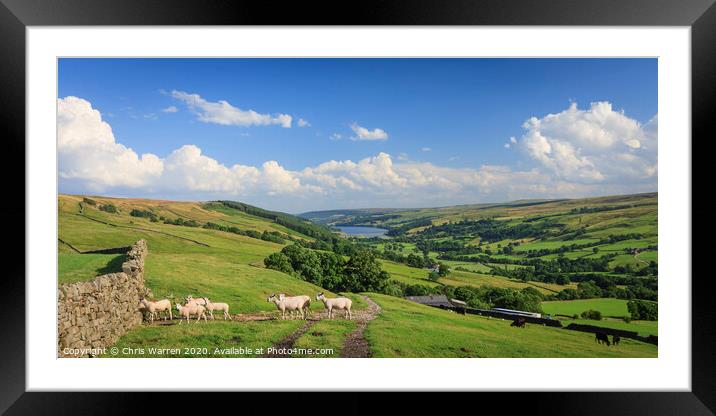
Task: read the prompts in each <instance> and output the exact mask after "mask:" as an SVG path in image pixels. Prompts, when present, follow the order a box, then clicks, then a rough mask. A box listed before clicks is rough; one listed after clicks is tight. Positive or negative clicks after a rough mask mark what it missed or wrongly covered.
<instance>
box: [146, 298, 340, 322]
mask: <svg viewBox="0 0 716 416" xmlns="http://www.w3.org/2000/svg"><path fill="white" fill-rule="evenodd" d="M316 300H317V301H319V300H320V301H322V302H323V305H324V306H325V308H326V309H327V310H328V318H333V311H334V310H339V311H345V317H346V319H353V314H352V313H351V306H352V305H353V301H352V300H350V299H349V298H344V297H339V298H327V297H326V296H325V295H324V294H323V293H319V294H317V295H316ZM266 301H267V302H271V303H273V304H275V305H276V309H278V310H279V311H280V312H281V319H286V312H288V315H289V318H291V319H293V318H294V313H295V314H296V317H299V318H301V319H308V315H309V310H310V307H311V297H310V296H306V295H300V296H286V294H284V293H279V294H275V293H274V294H271V295H270V296H269V297H268V298H266ZM139 309H140V310H142V311H145V312H147V313H148V314H149V319H150V322H154V317H155V316H156V315H157V314H158V313H160V312H167V314H168V318H169V319H170V320H171V319H173V317H172V303H171V302H170V301H169V299H162V300H157V301H151V300H147V299H145V298H142V299H141V300H140V302H139ZM176 310H177V311H178V312H179V316H180V320H179V323H180V324H181V323H182V321H181V320H182V319H186V321H187V323H188V322H189V319H190V318H191V317H192V316H196V322H197V323H198V322H199V321H200V320H201V318H204V321H205V322H208V319H207V317H206V313H207V312H208V313H209V316H210V317H211V319H214V312H215V311H221V312H223V314H224V320H226V318H229V319H230V320H233V318H232V317H231V315H230V314H229V305H228V304H227V303H222V302H212V301H210V300H209V299H208V298H205V297H201V298H194V297H192V296H187V298H186V303H185V304H184V305H180V304H178V303H177V304H176ZM164 319H165V320H166V319H167V316H166V315H165V317H164Z"/></svg>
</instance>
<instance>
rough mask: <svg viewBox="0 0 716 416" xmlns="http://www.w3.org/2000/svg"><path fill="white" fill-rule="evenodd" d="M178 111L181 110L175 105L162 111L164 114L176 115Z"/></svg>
mask: <svg viewBox="0 0 716 416" xmlns="http://www.w3.org/2000/svg"><path fill="white" fill-rule="evenodd" d="M177 111H179V109H178V108H176V106H173V105H170V106H169V107H167V108H164V109H162V112H163V113H176V112H177Z"/></svg>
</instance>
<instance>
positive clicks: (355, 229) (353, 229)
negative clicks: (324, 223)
mask: <svg viewBox="0 0 716 416" xmlns="http://www.w3.org/2000/svg"><path fill="white" fill-rule="evenodd" d="M336 228H338V229H339V230H341V231H343V232H344V233H346V234H348V235H349V236H351V237H382V236H384V235H385V233H387V232H388V230H386V229H385V228H376V227H359V226H349V225H338V226H336Z"/></svg>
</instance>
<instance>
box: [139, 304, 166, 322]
mask: <svg viewBox="0 0 716 416" xmlns="http://www.w3.org/2000/svg"><path fill="white" fill-rule="evenodd" d="M139 309H144V310H146V311H148V312H149V317H150V322H154V314H155V313H157V312H163V311H169V320H171V319H172V303H171V302H170V301H169V299H162V300H157V301H151V300H147V299H145V298H142V299H141V300H140V301H139ZM166 319H167V317H166V316H165V317H164V320H166Z"/></svg>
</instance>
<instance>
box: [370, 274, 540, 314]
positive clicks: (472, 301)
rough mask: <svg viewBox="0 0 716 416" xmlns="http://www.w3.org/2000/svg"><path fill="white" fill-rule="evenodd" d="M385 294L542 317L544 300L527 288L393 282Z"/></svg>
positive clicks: (389, 284)
mask: <svg viewBox="0 0 716 416" xmlns="http://www.w3.org/2000/svg"><path fill="white" fill-rule="evenodd" d="M383 293H385V294H387V295H391V296H398V297H403V296H426V295H445V296H447V297H448V299H458V300H461V301H463V302H465V303H467V305H468V306H469V307H470V308H475V309H492V308H506V309H515V310H521V311H528V312H537V313H542V308H541V306H540V303H541V302H542V301H543V300H545V297H544V296H543V295H542V294H541V293H540V292H539V291H538V290H537V289H535V288H532V287H527V288H524V289H521V290H516V289H510V288H498V287H489V286H483V287H479V288H478V287H473V286H447V285H443V286H438V287H430V286H426V285H420V284H412V285H409V284H406V283H403V282H398V281H390V283H388V284H387V285H386V286H385V287H384V289H383Z"/></svg>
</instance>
